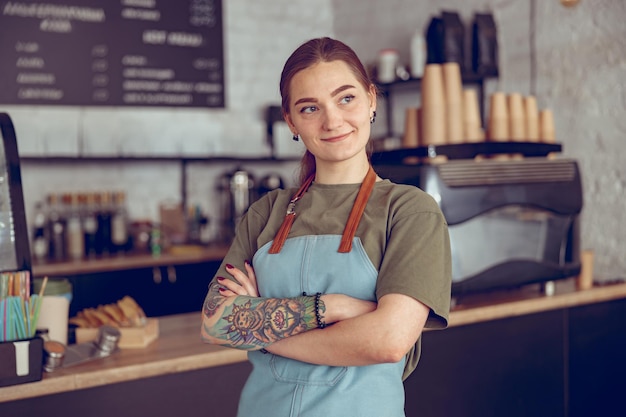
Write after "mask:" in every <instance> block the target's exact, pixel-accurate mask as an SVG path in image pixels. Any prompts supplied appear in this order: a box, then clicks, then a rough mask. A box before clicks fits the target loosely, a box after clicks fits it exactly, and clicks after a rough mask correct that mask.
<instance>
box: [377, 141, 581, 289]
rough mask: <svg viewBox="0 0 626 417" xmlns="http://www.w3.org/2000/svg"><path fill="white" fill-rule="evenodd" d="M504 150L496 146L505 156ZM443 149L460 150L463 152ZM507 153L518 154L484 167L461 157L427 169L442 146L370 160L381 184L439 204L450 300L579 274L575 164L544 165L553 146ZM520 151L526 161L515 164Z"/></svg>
mask: <svg viewBox="0 0 626 417" xmlns="http://www.w3.org/2000/svg"><path fill="white" fill-rule="evenodd" d="M482 145H483V144H481V146H482ZM503 145H506V144H504V143H501V144H497V146H498V147H500V148H501V151H502V152H504V151H507V149H505V148H506V146H504V147H503ZM534 145H537V146H534ZM448 146H450V147H451V148H449V149H458V150H463V148H462V147H461V148H460V146H462V145H448ZM455 147H456V148H455ZM512 147H514V149H513V148H512ZM509 148H512V149H509V150H517V151H521V153H516V155H517V157H510V156H508V155H507V156H506V157H499V158H498V157H495V158H494V157H493V156H492V157H488V158H482V159H477V158H473V157H472V156H473V155H463V156H464V157H463V158H459V159H455V158H454V157H452V158H447V159H446V160H445V162H441V163H433V161H434V160H436V157H440V156H442V154H444V155H445V150H447V148H446V145H441V146H440V147H439V148H438V149H436V148H435V147H432V146H431V147H430V149H422V150H421V151H419V150H418V151H414V152H412V153H411V152H407V151H397V152H392V153H384V152H383V153H380V154H374V155H373V157H372V163H373V165H374V167H375V169H376V171H377V172H378V173H379V175H381V176H382V177H383V178H389V179H390V180H392V181H393V182H396V183H404V184H412V185H415V186H417V187H419V188H421V189H422V190H424V191H425V192H427V193H428V194H430V195H431V196H432V197H433V198H434V199H435V200H436V201H437V203H438V204H439V206H440V208H441V210H442V212H443V214H444V216H445V218H446V220H447V222H448V226H449V234H450V245H451V250H452V294H453V295H454V296H458V295H462V294H468V293H477V292H485V291H490V290H495V289H506V288H513V287H520V286H523V285H526V284H532V283H545V282H549V281H555V280H559V279H563V278H568V277H572V276H576V275H578V274H579V273H580V268H581V262H580V224H579V223H580V221H579V216H580V213H581V210H582V206H583V197H582V186H581V179H580V172H579V169H578V164H577V163H576V161H575V160H572V159H554V158H548V157H546V155H548V154H550V153H551V152H550V151H554V150H560V145H556V144H555V145H546V144H529V147H528V148H524V147H520V146H519V144H513V145H511V146H510V147H509ZM525 149H526V151H527V152H526V153H527V154H528V155H530V156H528V155H527V156H524V157H521V156H520V155H523V153H524V152H523V151H524V150H525ZM537 149H543V150H542V151H541V152H537ZM542 154H544V155H542ZM509 155H510V154H509ZM407 157H408V158H409V159H407ZM411 158H412V159H411ZM416 158H419V162H417V163H416V161H417V160H418V159H416ZM407 160H408V161H411V162H410V163H406V162H407Z"/></svg>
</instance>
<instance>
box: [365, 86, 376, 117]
mask: <svg viewBox="0 0 626 417" xmlns="http://www.w3.org/2000/svg"><path fill="white" fill-rule="evenodd" d="M367 95H368V96H369V99H370V110H371V111H376V103H377V102H376V100H377V95H376V86H375V85H374V84H370V90H369V91H368V93H367Z"/></svg>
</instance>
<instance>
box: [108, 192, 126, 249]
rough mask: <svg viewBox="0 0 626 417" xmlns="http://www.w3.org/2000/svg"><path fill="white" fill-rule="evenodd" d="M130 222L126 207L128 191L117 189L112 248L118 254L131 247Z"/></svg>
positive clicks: (112, 224) (114, 196) (112, 211)
mask: <svg viewBox="0 0 626 417" xmlns="http://www.w3.org/2000/svg"><path fill="white" fill-rule="evenodd" d="M129 227H130V222H129V219H128V210H127V209H126V193H124V192H123V191H117V192H115V193H113V204H112V210H111V250H112V252H115V253H117V254H123V253H126V252H128V251H129V249H130V233H129Z"/></svg>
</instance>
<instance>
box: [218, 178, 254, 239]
mask: <svg viewBox="0 0 626 417" xmlns="http://www.w3.org/2000/svg"><path fill="white" fill-rule="evenodd" d="M218 189H219V191H220V194H221V198H222V219H221V220H222V230H221V231H220V237H221V239H222V240H230V239H232V237H233V236H234V231H235V228H236V227H237V225H238V224H239V222H240V221H241V217H242V216H243V215H244V214H245V213H246V211H247V210H248V207H250V204H252V202H254V200H255V199H256V193H255V191H256V190H255V180H254V177H253V176H252V174H250V173H249V172H247V171H245V170H243V169H240V168H238V169H236V170H235V171H233V172H227V173H225V174H224V175H222V176H221V177H220V179H219V184H218Z"/></svg>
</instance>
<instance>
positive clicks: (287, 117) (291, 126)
mask: <svg viewBox="0 0 626 417" xmlns="http://www.w3.org/2000/svg"><path fill="white" fill-rule="evenodd" d="M283 119H285V122H287V126H289V130H291V133H293V134H294V135H296V134H297V133H298V132H297V130H296V127H295V126H294V124H293V121H292V120H291V115H290V114H289V113H283Z"/></svg>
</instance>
